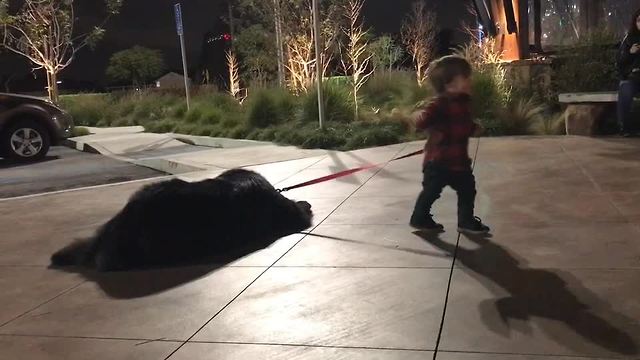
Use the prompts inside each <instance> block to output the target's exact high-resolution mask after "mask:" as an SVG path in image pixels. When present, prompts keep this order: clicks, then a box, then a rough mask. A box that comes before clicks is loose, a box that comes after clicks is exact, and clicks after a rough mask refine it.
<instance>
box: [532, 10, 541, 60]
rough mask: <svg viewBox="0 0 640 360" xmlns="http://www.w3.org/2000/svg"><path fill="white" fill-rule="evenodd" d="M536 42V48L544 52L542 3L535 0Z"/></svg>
mask: <svg viewBox="0 0 640 360" xmlns="http://www.w3.org/2000/svg"><path fill="white" fill-rule="evenodd" d="M533 19H534V20H533V22H534V31H533V33H534V43H535V46H536V50H537V51H539V52H542V3H541V0H533Z"/></svg>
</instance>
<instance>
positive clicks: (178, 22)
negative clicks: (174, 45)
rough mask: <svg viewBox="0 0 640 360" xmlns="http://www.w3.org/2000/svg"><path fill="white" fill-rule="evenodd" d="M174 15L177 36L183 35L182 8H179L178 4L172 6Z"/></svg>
mask: <svg viewBox="0 0 640 360" xmlns="http://www.w3.org/2000/svg"><path fill="white" fill-rule="evenodd" d="M174 8H175V13H176V30H177V31H178V35H182V34H183V33H184V31H183V27H182V8H181V7H180V3H178V4H176V5H175V6H174Z"/></svg>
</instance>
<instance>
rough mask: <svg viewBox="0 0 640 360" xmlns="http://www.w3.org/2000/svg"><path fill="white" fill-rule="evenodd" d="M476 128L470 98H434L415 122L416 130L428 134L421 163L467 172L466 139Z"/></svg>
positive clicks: (467, 152)
mask: <svg viewBox="0 0 640 360" xmlns="http://www.w3.org/2000/svg"><path fill="white" fill-rule="evenodd" d="M477 127H478V126H477V124H476V123H474V122H473V117H472V115H471V96H470V95H467V94H455V95H453V94H443V95H440V96H437V97H436V98H434V99H433V100H432V101H431V103H430V104H429V105H428V106H427V107H426V108H425V109H424V110H423V111H422V112H421V113H420V114H419V116H418V119H417V121H416V128H417V130H418V131H426V132H428V133H429V139H428V140H427V142H426V144H425V147H424V149H425V156H424V164H425V165H426V164H427V163H429V162H433V163H437V164H439V165H442V166H445V167H446V168H448V169H449V170H453V171H464V170H469V169H470V168H471V159H470V158H469V138H470V137H471V136H473V134H474V133H475V131H476V129H477Z"/></svg>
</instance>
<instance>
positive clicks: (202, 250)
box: [51, 169, 313, 271]
mask: <svg viewBox="0 0 640 360" xmlns="http://www.w3.org/2000/svg"><path fill="white" fill-rule="evenodd" d="M312 216H313V215H312V212H311V205H310V204H309V203H307V202H303V201H301V202H294V201H292V200H289V199H287V198H286V197H284V196H282V195H281V194H280V193H278V192H277V191H276V190H275V189H274V187H273V186H271V184H270V183H269V182H268V181H267V180H266V179H265V178H263V177H262V176H261V175H259V174H257V173H255V172H252V171H248V170H241V169H234V170H229V171H227V172H225V173H223V174H222V175H220V176H218V177H217V178H215V179H210V180H205V181H201V182H196V183H188V182H185V181H182V180H177V179H176V180H169V181H165V182H160V183H155V184H151V185H148V186H146V187H144V188H143V189H141V190H139V191H138V192H137V193H135V194H134V195H133V196H132V197H131V199H130V200H129V202H128V203H127V205H126V206H125V207H124V209H122V211H120V213H118V214H117V215H116V216H115V217H114V218H112V219H111V220H110V221H109V222H107V223H106V224H105V225H103V226H102V227H101V228H100V229H99V230H98V232H97V234H96V235H95V236H94V237H93V238H91V239H88V240H84V241H78V242H75V243H73V244H71V245H69V246H67V247H65V248H63V249H62V250H60V251H58V252H57V253H55V254H54V255H53V256H52V257H51V263H52V265H53V266H71V265H78V266H85V267H90V268H96V269H97V270H98V271H123V270H130V269H139V268H148V267H162V266H172V265H180V264H188V263H191V262H193V261H200V260H205V261H206V259H207V258H211V257H215V256H217V255H220V254H224V253H227V252H233V251H236V250H238V249H240V248H244V247H254V246H257V248H260V247H265V246H267V245H269V244H271V243H272V242H274V241H275V240H277V239H279V238H281V237H284V236H287V235H291V234H294V233H296V232H300V231H302V230H305V229H307V228H309V227H310V226H311V221H312Z"/></svg>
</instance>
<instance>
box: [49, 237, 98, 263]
mask: <svg viewBox="0 0 640 360" xmlns="http://www.w3.org/2000/svg"><path fill="white" fill-rule="evenodd" d="M92 248H93V245H92V242H91V241H89V240H78V241H76V242H74V243H72V244H70V245H68V246H66V247H64V248H62V249H60V250H58V251H57V252H56V253H55V254H53V255H51V265H53V266H75V265H84V264H85V263H86V262H87V260H88V259H89V258H90V257H91V253H92Z"/></svg>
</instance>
